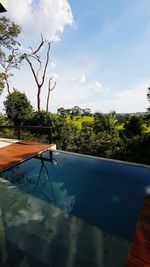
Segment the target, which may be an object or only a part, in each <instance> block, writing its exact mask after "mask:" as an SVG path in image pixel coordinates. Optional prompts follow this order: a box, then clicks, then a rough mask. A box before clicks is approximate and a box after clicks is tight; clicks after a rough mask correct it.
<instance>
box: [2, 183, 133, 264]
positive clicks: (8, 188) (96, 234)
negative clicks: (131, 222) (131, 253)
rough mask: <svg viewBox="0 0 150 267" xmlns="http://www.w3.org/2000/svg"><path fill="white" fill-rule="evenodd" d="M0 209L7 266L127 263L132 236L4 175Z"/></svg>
mask: <svg viewBox="0 0 150 267" xmlns="http://www.w3.org/2000/svg"><path fill="white" fill-rule="evenodd" d="M54 191H55V189H54ZM56 195H57V194H56ZM56 198H57V197H56ZM0 210H1V214H0V247H1V249H0V266H2V267H6V266H7V267H12V266H15V267H21V266H24V267H48V266H56V267H57V266H58V267H79V266H83V267H84V266H86V267H87V266H89V267H100V266H101V267H112V266H117V267H121V266H124V265H125V259H126V256H127V253H128V247H129V244H128V242H127V241H125V240H122V239H120V238H117V237H115V236H111V235H109V234H107V233H105V232H103V231H102V230H101V229H99V228H97V227H95V226H93V225H89V224H87V223H85V222H84V221H82V220H80V219H78V218H76V217H74V216H70V215H68V213H66V212H64V211H62V209H59V208H57V207H55V206H54V205H52V204H49V203H46V202H45V201H43V200H41V199H38V198H35V197H32V196H31V195H29V194H26V193H23V192H22V191H20V190H18V189H17V187H14V186H12V184H10V183H9V182H8V181H7V182H6V181H5V180H3V179H1V180H0Z"/></svg>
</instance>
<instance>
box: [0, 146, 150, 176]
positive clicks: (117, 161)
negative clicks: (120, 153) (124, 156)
mask: <svg viewBox="0 0 150 267" xmlns="http://www.w3.org/2000/svg"><path fill="white" fill-rule="evenodd" d="M46 151H54V152H58V153H64V154H70V155H75V156H82V157H84V158H92V159H96V160H102V161H108V162H114V163H119V164H125V165H131V166H134V167H139V168H146V169H150V165H146V164H141V163H134V162H128V161H122V160H117V159H109V158H103V157H97V156H90V155H85V154H80V153H75V152H70V151H64V150H59V149H56V146H55V145H53V146H52V147H50V148H47V149H44V150H41V151H40V152H37V153H34V154H33V155H31V156H29V157H27V158H25V159H22V160H20V161H19V162H16V163H14V164H12V165H10V166H8V167H6V168H3V169H2V170H0V174H2V173H3V172H4V171H6V170H9V169H11V168H14V167H15V166H17V165H20V164H21V163H23V162H25V161H28V160H30V159H32V158H33V157H35V156H36V155H39V154H41V153H44V152H46Z"/></svg>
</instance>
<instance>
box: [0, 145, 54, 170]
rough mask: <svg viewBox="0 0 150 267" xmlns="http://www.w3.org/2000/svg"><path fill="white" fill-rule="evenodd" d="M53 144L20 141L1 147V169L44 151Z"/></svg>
mask: <svg viewBox="0 0 150 267" xmlns="http://www.w3.org/2000/svg"><path fill="white" fill-rule="evenodd" d="M52 146H53V144H51V145H50V144H40V143H35V142H31V141H20V142H17V143H15V144H11V145H9V146H6V147H3V148H0V169H4V168H7V167H10V166H11V165H14V164H16V163H19V162H20V161H22V160H25V159H27V158H29V157H31V156H32V155H35V154H37V153H39V152H41V151H44V150H46V149H48V148H50V147H52Z"/></svg>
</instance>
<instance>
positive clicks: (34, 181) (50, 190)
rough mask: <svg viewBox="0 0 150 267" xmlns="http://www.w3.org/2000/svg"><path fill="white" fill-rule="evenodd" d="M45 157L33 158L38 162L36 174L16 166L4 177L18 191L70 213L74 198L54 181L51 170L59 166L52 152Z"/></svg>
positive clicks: (41, 155) (61, 184)
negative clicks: (17, 188)
mask: <svg viewBox="0 0 150 267" xmlns="http://www.w3.org/2000/svg"><path fill="white" fill-rule="evenodd" d="M47 153H48V154H47V156H45V155H44V154H43V153H40V154H38V155H36V156H35V157H33V159H36V160H37V161H38V168H36V172H31V174H30V172H29V170H27V171H24V172H23V171H22V166H21V165H18V166H17V167H15V168H11V169H10V170H9V171H7V172H6V175H5V176H6V177H7V178H8V180H9V181H10V182H12V183H13V184H15V185H16V186H17V187H19V189H21V190H23V191H26V192H28V193H30V194H32V195H34V196H36V197H38V198H40V199H42V200H45V201H46V202H48V203H53V204H55V205H56V206H57V207H59V208H62V209H63V210H64V211H66V212H71V211H72V210H73V207H74V204H75V196H74V195H69V194H68V192H67V189H66V187H65V184H64V183H63V182H59V181H54V180H53V179H52V174H51V173H50V169H51V168H56V167H57V166H59V162H58V160H57V159H56V158H55V157H54V154H53V151H48V152H47Z"/></svg>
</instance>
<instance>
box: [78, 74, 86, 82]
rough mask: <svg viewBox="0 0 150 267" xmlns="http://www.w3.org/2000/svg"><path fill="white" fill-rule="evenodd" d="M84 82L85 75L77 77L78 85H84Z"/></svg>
mask: <svg viewBox="0 0 150 267" xmlns="http://www.w3.org/2000/svg"><path fill="white" fill-rule="evenodd" d="M85 81H86V76H85V74H82V75H81V76H80V77H79V83H80V84H83V83H85Z"/></svg>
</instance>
